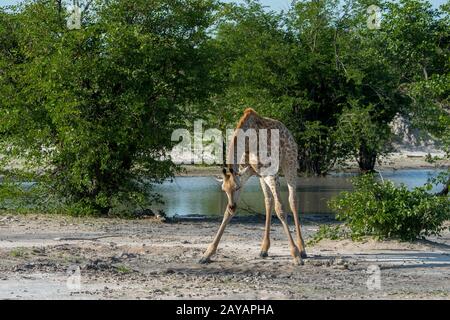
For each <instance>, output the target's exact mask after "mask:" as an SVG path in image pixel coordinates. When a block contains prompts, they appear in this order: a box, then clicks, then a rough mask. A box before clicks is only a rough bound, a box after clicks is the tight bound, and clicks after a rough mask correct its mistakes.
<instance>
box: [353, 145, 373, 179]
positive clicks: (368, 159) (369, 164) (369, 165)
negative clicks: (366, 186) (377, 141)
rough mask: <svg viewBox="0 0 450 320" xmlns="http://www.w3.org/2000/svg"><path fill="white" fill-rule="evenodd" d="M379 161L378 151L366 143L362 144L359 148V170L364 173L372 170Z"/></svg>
mask: <svg viewBox="0 0 450 320" xmlns="http://www.w3.org/2000/svg"><path fill="white" fill-rule="evenodd" d="M376 161H377V153H376V152H375V151H373V150H370V149H369V148H367V146H366V145H362V146H361V147H360V148H359V155H358V164H359V170H361V172H363V173H367V172H372V171H374V168H375V163H376Z"/></svg>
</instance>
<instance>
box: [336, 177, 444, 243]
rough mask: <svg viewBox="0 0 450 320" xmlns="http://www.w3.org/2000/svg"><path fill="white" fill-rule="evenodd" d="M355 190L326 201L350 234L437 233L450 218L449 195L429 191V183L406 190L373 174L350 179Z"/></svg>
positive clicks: (416, 235) (399, 235)
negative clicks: (378, 178)
mask: <svg viewBox="0 0 450 320" xmlns="http://www.w3.org/2000/svg"><path fill="white" fill-rule="evenodd" d="M353 186H354V191H352V192H342V193H341V194H340V195H339V196H338V197H337V198H335V199H333V200H331V201H330V203H329V205H330V208H331V209H332V210H334V211H335V212H336V213H337V219H338V220H341V221H345V222H346V224H347V226H348V227H349V228H350V232H351V236H352V237H353V238H354V237H360V236H365V235H371V236H375V237H377V238H390V237H394V238H400V239H401V240H414V239H417V238H422V237H425V236H429V235H439V233H440V232H441V231H442V230H443V229H445V227H444V226H443V223H444V222H445V221H446V220H448V219H449V218H450V199H449V198H448V197H442V196H437V195H434V194H431V193H430V190H431V189H432V184H430V183H428V184H426V185H425V186H423V187H416V188H414V189H412V190H408V188H407V187H406V186H405V185H403V184H402V185H400V186H395V185H394V183H392V182H390V181H387V182H384V183H382V182H379V181H377V180H376V179H375V177H374V176H373V175H372V174H366V175H362V176H360V177H357V178H354V179H353Z"/></svg>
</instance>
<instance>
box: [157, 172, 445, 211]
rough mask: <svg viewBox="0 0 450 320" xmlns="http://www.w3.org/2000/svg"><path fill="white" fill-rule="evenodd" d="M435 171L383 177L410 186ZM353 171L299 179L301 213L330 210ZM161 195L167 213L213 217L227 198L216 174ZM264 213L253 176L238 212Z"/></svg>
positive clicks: (177, 182) (168, 186) (180, 182)
mask: <svg viewBox="0 0 450 320" xmlns="http://www.w3.org/2000/svg"><path fill="white" fill-rule="evenodd" d="M438 173H439V171H436V170H396V171H384V172H382V176H383V178H384V179H388V180H392V181H393V182H395V183H397V184H399V183H404V184H405V185H407V186H408V187H410V188H413V187H416V186H421V185H423V184H424V183H425V182H426V181H427V179H429V178H431V177H433V176H436V175H437V174H438ZM351 177H352V175H351V174H331V175H329V176H327V177H307V178H306V177H304V178H299V182H298V187H297V195H298V199H299V212H300V213H301V214H320V213H330V209H329V208H328V206H327V201H328V200H330V199H331V198H332V197H334V196H336V195H337V194H338V193H339V192H341V191H344V190H351V183H350V181H349V179H350V178H351ZM280 182H281V195H282V199H283V204H287V187H286V183H285V181H284V179H283V178H281V181H280ZM156 191H157V192H158V193H160V194H162V196H163V199H164V201H165V204H164V205H160V206H158V207H157V208H159V209H162V210H164V212H166V214H167V215H168V216H175V215H178V216H187V215H200V216H214V215H222V214H223V212H224V209H225V206H226V197H225V195H224V193H223V192H222V191H221V189H220V185H219V183H218V182H217V181H216V180H215V179H214V177H177V178H175V179H174V182H172V183H171V182H165V183H163V184H162V185H159V186H157V187H156ZM255 212H256V213H264V198H263V195H262V193H261V187H260V185H259V179H257V178H256V177H253V178H251V179H250V180H249V181H248V183H247V184H246V185H245V187H244V190H243V192H242V196H241V201H240V203H239V214H241V215H242V214H249V213H251V214H254V213H255Z"/></svg>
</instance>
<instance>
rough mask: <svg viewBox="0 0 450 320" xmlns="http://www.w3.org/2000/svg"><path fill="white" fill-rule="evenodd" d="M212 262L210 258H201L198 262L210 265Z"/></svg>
mask: <svg viewBox="0 0 450 320" xmlns="http://www.w3.org/2000/svg"><path fill="white" fill-rule="evenodd" d="M210 262H211V259H210V258H205V257H203V258H201V259H200V260H199V261H198V263H199V264H208V263H210Z"/></svg>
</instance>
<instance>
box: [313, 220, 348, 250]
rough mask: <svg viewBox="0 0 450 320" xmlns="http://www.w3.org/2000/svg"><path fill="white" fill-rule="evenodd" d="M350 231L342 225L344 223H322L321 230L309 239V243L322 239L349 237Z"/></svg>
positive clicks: (315, 242)
mask: <svg viewBox="0 0 450 320" xmlns="http://www.w3.org/2000/svg"><path fill="white" fill-rule="evenodd" d="M348 237H349V235H348V232H347V231H346V230H345V229H344V228H343V227H342V225H327V224H325V225H321V226H320V227H319V230H317V232H316V233H315V234H314V235H313V237H312V238H311V239H310V240H309V241H308V245H315V244H317V243H319V242H320V241H321V240H324V239H330V240H340V239H345V238H348Z"/></svg>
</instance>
